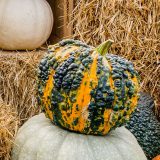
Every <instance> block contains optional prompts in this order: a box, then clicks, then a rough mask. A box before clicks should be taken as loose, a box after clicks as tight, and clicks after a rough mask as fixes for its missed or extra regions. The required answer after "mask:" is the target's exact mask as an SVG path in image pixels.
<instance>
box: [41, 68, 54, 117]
mask: <svg viewBox="0 0 160 160" xmlns="http://www.w3.org/2000/svg"><path fill="white" fill-rule="evenodd" d="M54 74H55V71H54V70H51V71H50V75H49V78H48V80H47V83H46V87H45V88H44V92H43V93H44V95H43V98H42V101H43V104H44V105H45V110H46V113H47V115H48V116H49V118H50V119H51V120H53V113H52V111H51V110H50V109H49V106H51V101H50V98H49V97H50V94H51V91H52V89H53V76H54Z"/></svg>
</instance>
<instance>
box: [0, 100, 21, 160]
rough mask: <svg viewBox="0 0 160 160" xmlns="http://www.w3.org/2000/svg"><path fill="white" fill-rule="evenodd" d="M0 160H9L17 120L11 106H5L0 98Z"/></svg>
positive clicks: (16, 128) (17, 123)
mask: <svg viewBox="0 0 160 160" xmlns="http://www.w3.org/2000/svg"><path fill="white" fill-rule="evenodd" d="M0 110H1V111H0V159H2V160H9V159H10V151H11V147H12V144H13V140H14V137H15V135H16V132H17V130H18V125H19V119H18V115H17V112H16V110H15V108H14V107H13V106H10V105H6V104H5V103H4V102H3V101H2V98H1V97H0Z"/></svg>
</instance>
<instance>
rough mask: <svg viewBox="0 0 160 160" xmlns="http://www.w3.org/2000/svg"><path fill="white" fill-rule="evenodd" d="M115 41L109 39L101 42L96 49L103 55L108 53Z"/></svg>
mask: <svg viewBox="0 0 160 160" xmlns="http://www.w3.org/2000/svg"><path fill="white" fill-rule="evenodd" d="M113 42H114V41H113V40H111V39H108V40H107V41H105V42H103V43H102V44H100V45H99V46H98V47H97V48H96V49H97V51H98V53H99V54H101V55H102V56H104V55H106V54H107V53H108V50H109V48H110V47H111V45H112V43H113Z"/></svg>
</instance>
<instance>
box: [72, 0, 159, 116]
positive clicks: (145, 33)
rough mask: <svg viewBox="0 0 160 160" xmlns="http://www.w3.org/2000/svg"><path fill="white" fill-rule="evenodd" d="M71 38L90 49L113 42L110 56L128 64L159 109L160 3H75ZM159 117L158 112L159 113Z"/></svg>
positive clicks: (142, 0)
mask: <svg viewBox="0 0 160 160" xmlns="http://www.w3.org/2000/svg"><path fill="white" fill-rule="evenodd" d="M76 2H77V4H76V6H75V9H74V11H73V21H72V23H73V24H74V37H75V38H76V39H81V40H82V41H85V42H87V43H88V44H91V45H94V46H96V45H98V44H100V43H101V42H103V41H105V40H106V39H109V38H110V39H113V40H114V42H115V43H114V44H113V46H112V48H111V52H112V53H115V54H118V55H122V56H123V57H126V58H127V59H129V60H131V61H132V62H133V63H134V64H135V67H136V69H137V70H138V72H139V73H140V75H141V78H142V80H141V82H142V90H143V91H145V92H149V93H150V94H151V95H152V96H154V98H155V103H156V106H157V107H156V108H157V113H158V108H159V109H160V1H159V0H76ZM159 113H160V112H159Z"/></svg>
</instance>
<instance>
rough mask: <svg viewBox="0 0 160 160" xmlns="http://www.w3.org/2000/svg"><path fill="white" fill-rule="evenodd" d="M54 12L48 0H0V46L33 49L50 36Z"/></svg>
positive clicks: (3, 47)
mask: <svg viewBox="0 0 160 160" xmlns="http://www.w3.org/2000/svg"><path fill="white" fill-rule="evenodd" d="M52 27H53V13H52V10H51V7H50V5H49V4H48V2H47V1H46V0H0V48H1V49H6V50H26V49H27V50H33V49H35V48H38V47H40V46H41V45H42V44H43V43H44V42H45V41H46V40H47V39H48V37H49V36H50V34H51V31H52Z"/></svg>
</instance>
